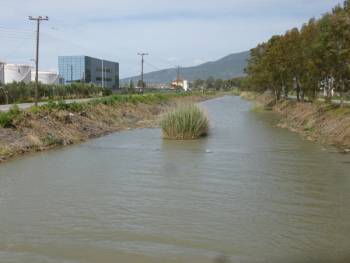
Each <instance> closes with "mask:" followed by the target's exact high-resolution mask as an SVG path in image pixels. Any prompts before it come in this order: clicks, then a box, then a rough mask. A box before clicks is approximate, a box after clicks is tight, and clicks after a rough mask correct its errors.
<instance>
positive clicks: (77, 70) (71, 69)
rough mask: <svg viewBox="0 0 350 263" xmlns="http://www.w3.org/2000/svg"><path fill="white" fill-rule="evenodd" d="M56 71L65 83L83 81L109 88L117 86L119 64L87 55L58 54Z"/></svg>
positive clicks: (116, 87)
mask: <svg viewBox="0 0 350 263" xmlns="http://www.w3.org/2000/svg"><path fill="white" fill-rule="evenodd" d="M58 71H59V74H60V76H61V77H62V78H63V79H64V83H65V84H69V83H72V82H84V83H93V84H95V85H99V86H103V87H106V88H110V89H118V88H119V64H118V63H116V62H112V61H108V60H101V59H97V58H92V57H88V56H60V57H58ZM102 78H103V81H102Z"/></svg>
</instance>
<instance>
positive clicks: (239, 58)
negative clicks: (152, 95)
mask: <svg viewBox="0 0 350 263" xmlns="http://www.w3.org/2000/svg"><path fill="white" fill-rule="evenodd" d="M249 56H250V52H249V51H243V52H239V53H233V54H230V55H227V56H225V57H222V58H220V59H218V60H216V61H209V62H205V63H203V64H200V65H198V66H192V67H184V68H181V71H180V73H181V78H183V79H187V80H189V81H194V80H196V79H207V78H209V77H213V78H217V79H230V78H235V77H242V76H244V75H245V73H244V68H245V67H246V66H247V60H248V59H249ZM176 75H177V68H167V69H163V70H159V71H152V72H149V73H146V74H144V80H145V82H146V83H170V82H171V81H173V80H175V79H176ZM139 79H140V76H133V77H128V78H124V79H121V80H120V82H121V83H128V82H129V81H130V80H132V81H133V82H137V81H138V80H139Z"/></svg>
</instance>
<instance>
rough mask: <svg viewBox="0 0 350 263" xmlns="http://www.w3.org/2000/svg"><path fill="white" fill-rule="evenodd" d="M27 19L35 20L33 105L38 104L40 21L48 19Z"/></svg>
mask: <svg viewBox="0 0 350 263" xmlns="http://www.w3.org/2000/svg"><path fill="white" fill-rule="evenodd" d="M29 20H34V21H36V59H35V106H38V100H39V97H38V80H39V35H40V23H41V21H48V20H49V17H48V16H38V17H32V16H29Z"/></svg>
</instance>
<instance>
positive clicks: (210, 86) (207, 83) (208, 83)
mask: <svg viewBox="0 0 350 263" xmlns="http://www.w3.org/2000/svg"><path fill="white" fill-rule="evenodd" d="M205 89H207V90H211V89H215V79H214V78H213V77H209V78H208V79H207V80H206V81H205Z"/></svg>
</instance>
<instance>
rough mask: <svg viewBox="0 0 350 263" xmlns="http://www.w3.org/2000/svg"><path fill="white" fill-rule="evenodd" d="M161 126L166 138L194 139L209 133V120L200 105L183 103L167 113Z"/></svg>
mask: <svg viewBox="0 0 350 263" xmlns="http://www.w3.org/2000/svg"><path fill="white" fill-rule="evenodd" d="M161 127H162V129H163V136H164V138H166V139H173V140H193V139H198V138H200V137H203V136H206V135H207V134H208V130H209V120H208V118H207V117H206V115H205V114H204V112H203V111H202V110H201V109H200V108H199V107H198V106H196V105H193V104H189V105H182V106H179V107H177V108H175V109H174V110H171V111H169V112H168V113H166V114H165V116H164V117H163V119H162V121H161Z"/></svg>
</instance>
